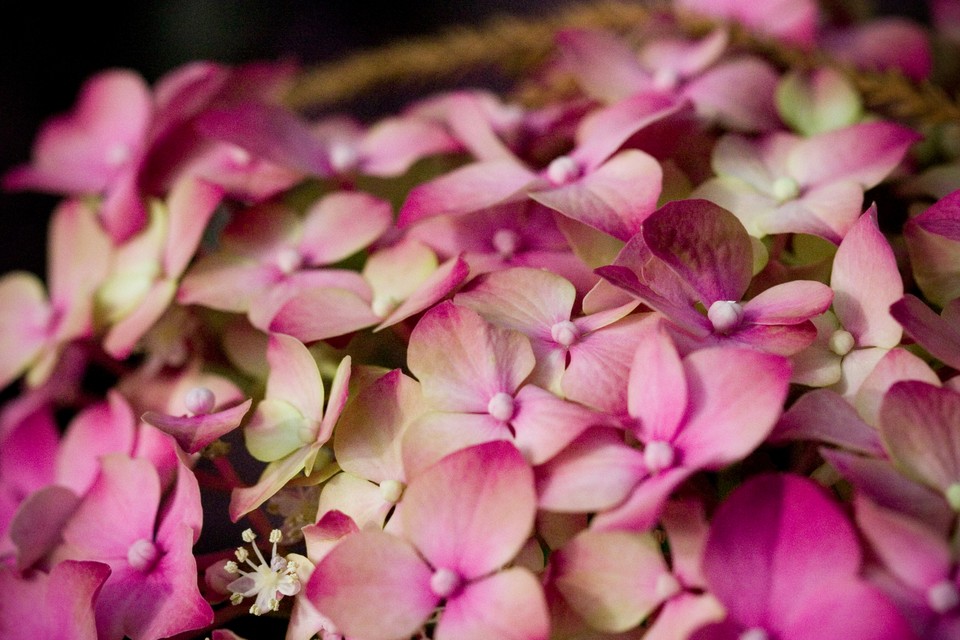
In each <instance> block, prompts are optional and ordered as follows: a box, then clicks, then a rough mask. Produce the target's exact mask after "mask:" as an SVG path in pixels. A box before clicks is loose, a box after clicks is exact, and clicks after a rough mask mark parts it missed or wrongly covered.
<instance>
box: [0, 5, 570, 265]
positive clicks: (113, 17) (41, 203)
mask: <svg viewBox="0 0 960 640" xmlns="http://www.w3.org/2000/svg"><path fill="white" fill-rule="evenodd" d="M561 2H562V0H470V1H459V2H458V1H447V2H444V1H440V0H395V1H394V2H385V3H379V2H370V1H367V0H353V1H351V0H319V1H313V2H311V1H308V0H165V1H163V0H128V1H127V2H124V3H122V4H113V3H111V5H110V6H109V7H107V6H105V5H104V6H97V3H90V2H87V3H84V2H68V3H64V4H59V3H58V6H57V7H56V8H55V9H54V8H53V4H52V3H46V2H42V1H40V2H21V3H16V13H15V14H14V13H13V10H12V9H9V10H7V11H5V12H3V13H6V14H8V15H3V14H2V13H0V173H2V172H6V171H7V170H8V169H9V168H11V167H12V166H15V165H17V164H20V163H23V162H26V161H28V159H29V157H30V148H31V145H32V143H33V139H34V136H35V135H36V132H37V130H38V129H39V127H40V125H41V124H42V123H43V121H44V120H45V119H46V118H48V117H50V116H51V115H55V114H58V113H61V112H64V111H67V110H69V109H70V108H71V107H72V105H73V103H74V101H75V99H76V96H77V91H78V89H79V88H80V85H81V84H82V82H83V81H84V80H85V79H86V78H87V77H89V76H90V75H92V74H94V73H96V72H98V71H100V70H103V69H106V68H111V67H127V68H131V69H134V70H136V71H139V72H140V73H141V74H142V75H143V76H144V77H145V78H146V79H147V80H148V81H149V82H151V83H152V82H153V81H155V80H156V79H157V78H158V77H160V76H161V75H163V74H164V73H165V72H167V71H169V70H171V69H173V68H175V67H177V66H179V65H181V64H184V63H186V62H190V61H193V60H200V59H206V60H214V61H217V62H224V63H242V62H250V61H254V60H273V59H276V58H279V57H283V56H292V57H293V58H294V59H295V60H299V61H300V62H302V63H304V64H317V63H322V62H329V61H333V60H337V59H339V58H341V57H343V56H345V55H346V54H348V53H350V52H353V51H357V50H360V49H365V48H370V47H375V46H377V45H381V44H384V43H388V42H392V41H394V40H397V39H399V38H402V37H408V36H413V35H425V34H430V33H435V32H438V31H440V30H441V29H442V28H444V27H445V26H450V25H456V24H480V23H482V22H483V20H484V19H485V18H487V17H490V16H492V15H494V14H497V13H504V12H510V13H527V14H531V13H537V12H542V11H546V10H549V9H550V8H551V7H556V6H558V5H560V4H561ZM57 200H58V198H56V197H53V196H44V195H39V194H26V193H16V194H8V193H4V194H0V274H3V273H6V272H7V271H10V270H12V269H28V270H31V271H34V272H36V273H40V274H42V273H43V271H44V268H45V257H44V255H43V248H44V245H45V242H46V238H45V235H46V225H47V221H48V219H49V213H50V211H51V210H52V208H53V206H54V205H55V204H56V202H57Z"/></svg>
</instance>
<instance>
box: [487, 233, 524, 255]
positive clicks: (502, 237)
mask: <svg viewBox="0 0 960 640" xmlns="http://www.w3.org/2000/svg"><path fill="white" fill-rule="evenodd" d="M491 242H492V243H493V248H494V249H496V251H497V253H499V254H500V257H501V258H503V259H504V260H509V259H510V258H512V257H513V256H514V254H515V253H516V252H517V249H519V248H520V234H518V233H517V232H516V231H514V230H513V229H497V231H496V233H494V234H493V240H492V241H491Z"/></svg>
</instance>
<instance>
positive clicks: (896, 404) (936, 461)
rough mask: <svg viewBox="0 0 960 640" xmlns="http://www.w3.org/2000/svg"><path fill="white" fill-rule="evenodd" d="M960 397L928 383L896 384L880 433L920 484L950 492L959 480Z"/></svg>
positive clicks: (894, 456)
mask: <svg viewBox="0 0 960 640" xmlns="http://www.w3.org/2000/svg"><path fill="white" fill-rule="evenodd" d="M958 424H960V393H957V392H956V391H953V390H951V389H947V388H940V387H936V386H934V385H932V384H929V383H926V382H920V381H917V380H908V381H905V382H897V383H896V384H894V385H893V386H892V387H890V390H889V391H887V395H886V397H885V398H884V400H883V405H882V406H881V409H880V432H881V433H882V434H883V441H884V442H885V443H886V445H887V450H888V451H889V452H890V457H891V458H892V459H893V460H894V461H895V462H896V463H897V464H898V465H899V466H900V467H901V468H902V469H903V470H904V471H905V472H906V473H907V475H909V476H911V477H913V478H915V479H917V480H920V481H921V482H923V483H925V484H927V485H929V486H931V487H933V488H935V489H938V490H940V491H944V492H946V491H947V489H948V488H950V487H951V485H953V484H954V483H958V482H960V431H958V429H957V428H956V427H957V425H958Z"/></svg>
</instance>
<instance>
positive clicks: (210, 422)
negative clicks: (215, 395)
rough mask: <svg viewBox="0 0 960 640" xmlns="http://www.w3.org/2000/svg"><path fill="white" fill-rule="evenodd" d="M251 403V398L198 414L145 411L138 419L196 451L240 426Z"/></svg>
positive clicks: (184, 448) (184, 447) (189, 451)
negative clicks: (231, 405)
mask: <svg viewBox="0 0 960 640" xmlns="http://www.w3.org/2000/svg"><path fill="white" fill-rule="evenodd" d="M252 404H253V400H252V399H248V400H247V401H246V402H243V403H241V404H239V405H237V406H235V407H230V408H228V409H222V410H220V411H217V412H216V413H209V414H205V415H197V416H182V417H178V416H170V415H166V414H163V413H156V412H154V411H148V412H146V413H145V414H143V416H141V420H143V421H144V422H146V423H147V424H151V425H153V426H155V427H156V428H158V429H160V430H161V431H163V432H164V433H168V434H170V435H171V436H173V437H174V439H175V440H176V441H177V444H179V445H180V447H181V448H182V449H183V450H184V451H186V452H187V453H197V452H199V451H200V450H201V449H203V448H204V447H206V446H207V445H209V444H211V443H213V442H214V441H215V440H218V439H219V438H220V437H222V436H224V435H226V434H228V433H230V432H231V431H233V430H234V429H236V428H237V427H239V426H240V422H241V421H242V420H243V417H244V416H245V415H247V412H248V411H250V406H251V405H252Z"/></svg>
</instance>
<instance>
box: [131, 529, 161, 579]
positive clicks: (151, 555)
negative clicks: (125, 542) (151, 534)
mask: <svg viewBox="0 0 960 640" xmlns="http://www.w3.org/2000/svg"><path fill="white" fill-rule="evenodd" d="M159 558H160V550H159V549H158V548H157V545H155V544H154V543H153V541H152V540H147V539H145V538H140V539H139V540H137V541H136V542H134V543H133V544H131V545H130V548H129V549H127V563H128V564H129V565H130V566H131V567H132V568H133V569H136V570H137V571H141V572H143V573H147V572H148V571H150V569H152V568H153V566H154V565H155V564H156V563H157V560H158V559H159Z"/></svg>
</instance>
